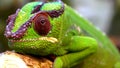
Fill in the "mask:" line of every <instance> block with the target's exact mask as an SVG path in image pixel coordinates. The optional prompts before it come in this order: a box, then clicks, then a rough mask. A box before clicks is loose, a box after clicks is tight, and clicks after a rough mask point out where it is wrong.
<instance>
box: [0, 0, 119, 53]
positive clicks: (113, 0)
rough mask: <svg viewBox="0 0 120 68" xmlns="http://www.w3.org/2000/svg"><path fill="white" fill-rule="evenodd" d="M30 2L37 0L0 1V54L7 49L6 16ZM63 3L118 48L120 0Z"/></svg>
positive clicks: (71, 0) (81, 0) (86, 0)
mask: <svg viewBox="0 0 120 68" xmlns="http://www.w3.org/2000/svg"><path fill="white" fill-rule="evenodd" d="M32 1H37V0H0V52H3V51H5V50H8V49H9V48H8V43H7V39H6V38H5V36H4V31H5V26H6V24H7V23H6V20H7V18H8V16H9V15H11V14H13V13H14V12H15V11H16V9H17V8H21V7H22V6H23V5H25V4H26V3H28V2H32ZM63 1H64V2H65V3H67V4H68V5H70V6H71V7H73V8H74V9H75V10H77V11H78V12H79V13H80V14H82V15H83V16H85V17H86V18H88V19H89V20H90V21H91V22H93V24H95V25H96V27H98V28H100V29H101V30H102V31H103V32H105V33H106V34H107V35H108V36H109V38H110V39H111V40H112V41H113V42H114V43H115V45H116V46H117V47H118V48H120V0H63ZM103 5H104V6H103ZM100 10H101V11H100Z"/></svg>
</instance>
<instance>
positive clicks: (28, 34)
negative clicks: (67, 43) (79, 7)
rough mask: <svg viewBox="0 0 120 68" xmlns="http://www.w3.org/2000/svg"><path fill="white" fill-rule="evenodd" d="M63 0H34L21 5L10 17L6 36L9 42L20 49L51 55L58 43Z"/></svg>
mask: <svg viewBox="0 0 120 68" xmlns="http://www.w3.org/2000/svg"><path fill="white" fill-rule="evenodd" d="M63 12H64V4H63V3H62V2H61V1H60V0H55V1H53V2H48V1H46V0H45V1H44V2H32V3H28V4H27V5H25V6H24V7H23V8H22V9H18V10H17V11H16V13H15V14H13V15H10V16H9V17H8V20H7V22H8V25H7V26H6V30H5V36H6V37H7V38H8V41H9V46H10V47H11V48H13V49H14V50H16V51H18V52H23V53H24V52H25V53H31V54H37V55H38V54H39V55H48V54H50V53H51V52H53V51H55V49H57V47H59V46H58V45H57V44H59V42H60V41H59V40H60V38H59V33H60V27H59V26H60V25H61V23H60V20H59V18H61V16H62V14H63Z"/></svg>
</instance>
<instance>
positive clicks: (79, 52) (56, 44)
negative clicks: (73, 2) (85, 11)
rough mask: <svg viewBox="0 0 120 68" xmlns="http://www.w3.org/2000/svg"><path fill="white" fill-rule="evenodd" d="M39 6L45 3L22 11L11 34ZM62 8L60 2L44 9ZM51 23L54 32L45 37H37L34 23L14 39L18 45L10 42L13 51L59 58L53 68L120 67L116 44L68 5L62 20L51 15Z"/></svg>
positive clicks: (27, 7) (28, 5)
mask: <svg viewBox="0 0 120 68" xmlns="http://www.w3.org/2000/svg"><path fill="white" fill-rule="evenodd" d="M40 3H42V2H32V3H28V4H27V5H25V6H24V7H23V8H22V9H21V10H20V12H19V13H18V16H17V18H16V20H15V24H14V28H13V30H12V32H16V31H17V30H18V29H19V28H20V26H21V25H22V24H24V22H26V21H27V20H29V19H30V17H31V16H34V14H31V12H32V10H33V8H34V6H36V5H38V4H40ZM61 6H62V5H61V3H59V2H48V3H45V4H44V5H43V6H42V8H41V10H43V11H44V10H47V11H49V10H58V9H60V7H61ZM51 7H52V8H51ZM49 21H50V24H51V25H52V29H51V31H50V32H49V33H48V34H47V35H46V36H40V35H39V34H37V33H36V32H35V30H34V29H33V25H34V24H33V23H32V25H31V27H29V28H28V29H27V31H26V34H25V35H24V36H23V37H22V38H21V39H18V40H15V41H16V42H11V41H10V40H13V39H12V38H11V39H9V46H10V48H12V49H14V50H15V51H16V52H20V53H27V54H34V55H41V56H46V55H50V54H54V55H56V56H57V58H56V59H55V61H54V65H53V68H70V67H73V66H75V65H76V64H79V63H80V64H79V65H78V66H76V67H80V68H113V67H116V68H118V67H119V62H118V61H119V60H120V56H119V53H118V51H117V49H116V48H115V47H114V45H113V44H112V43H111V42H110V41H109V39H108V38H107V37H106V36H105V35H103V33H102V32H101V31H99V30H97V29H96V28H95V27H94V26H93V25H91V24H89V22H88V21H87V20H85V19H84V18H83V17H82V16H79V15H78V13H76V11H74V10H73V9H72V8H70V7H69V6H67V5H65V9H64V13H63V14H62V15H60V16H59V17H57V18H51V17H50V16H49ZM82 30H83V31H82ZM84 32H86V33H88V34H89V36H90V37H89V36H87V35H88V34H87V35H86V34H85V33H84ZM83 34H84V35H83ZM99 45H100V46H99ZM116 63H117V64H116ZM74 68H75V67H74Z"/></svg>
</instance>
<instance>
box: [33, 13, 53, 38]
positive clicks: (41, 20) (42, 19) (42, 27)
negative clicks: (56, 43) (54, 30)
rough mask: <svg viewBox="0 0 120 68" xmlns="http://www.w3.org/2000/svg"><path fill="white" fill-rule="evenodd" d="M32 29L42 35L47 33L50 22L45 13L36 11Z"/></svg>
mask: <svg viewBox="0 0 120 68" xmlns="http://www.w3.org/2000/svg"><path fill="white" fill-rule="evenodd" d="M33 23H34V30H35V31H36V32H37V33H38V34H39V35H42V36H45V35H47V34H48V33H49V31H50V29H51V24H50V21H49V19H48V15H47V14H46V13H41V12H40V13H37V14H36V15H35V17H34V18H33Z"/></svg>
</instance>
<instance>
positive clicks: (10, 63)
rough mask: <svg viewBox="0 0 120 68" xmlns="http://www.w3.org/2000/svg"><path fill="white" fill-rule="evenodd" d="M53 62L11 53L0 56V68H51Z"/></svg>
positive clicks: (7, 52)
mask: <svg viewBox="0 0 120 68" xmlns="http://www.w3.org/2000/svg"><path fill="white" fill-rule="evenodd" d="M52 65H53V62H52V61H50V60H48V59H46V58H42V57H40V58H36V57H33V56H30V55H22V54H18V53H15V52H12V51H6V52H4V53H1V54H0V68H52Z"/></svg>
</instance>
